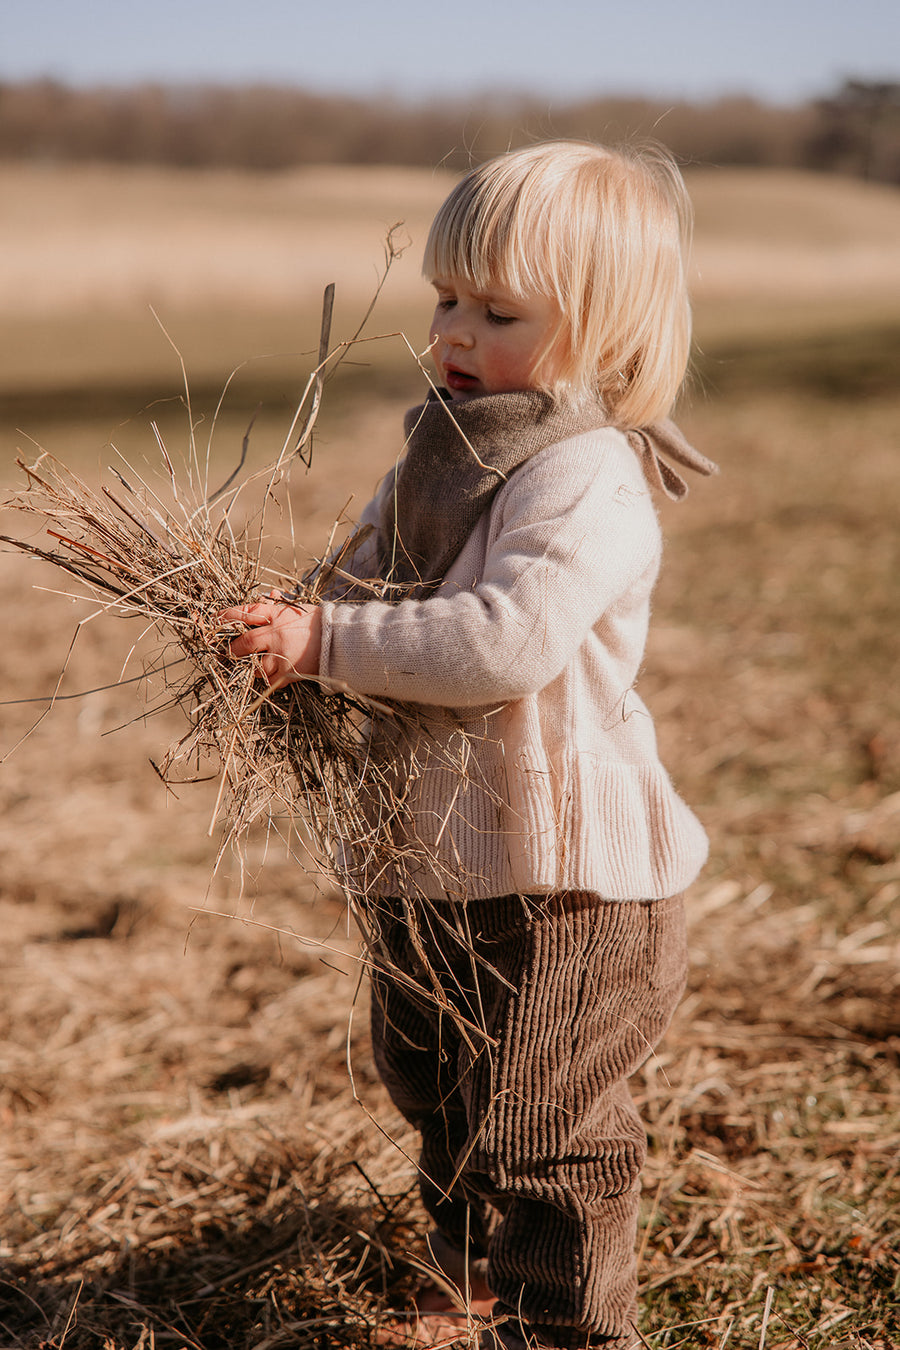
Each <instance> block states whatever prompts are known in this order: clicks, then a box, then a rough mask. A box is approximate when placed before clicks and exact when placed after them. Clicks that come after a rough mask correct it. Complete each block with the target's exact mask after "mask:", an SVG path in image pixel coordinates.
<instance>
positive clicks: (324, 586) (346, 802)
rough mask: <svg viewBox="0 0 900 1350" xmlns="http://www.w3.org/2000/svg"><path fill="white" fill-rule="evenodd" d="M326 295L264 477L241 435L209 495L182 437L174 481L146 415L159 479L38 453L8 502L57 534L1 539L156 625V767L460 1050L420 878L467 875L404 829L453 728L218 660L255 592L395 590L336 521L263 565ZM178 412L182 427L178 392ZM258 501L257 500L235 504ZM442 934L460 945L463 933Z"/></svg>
mask: <svg viewBox="0 0 900 1350" xmlns="http://www.w3.org/2000/svg"><path fill="white" fill-rule="evenodd" d="M388 263H390V256H389V258H388ZM330 304H331V297H330V296H328V295H327V294H326V307H325V316H324V318H323V329H322V345H321V347H320V354H319V355H320V360H319V365H318V367H317V369H316V371H314V372H313V374H312V375H311V377H310V380H309V382H308V384H307V387H306V391H305V393H304V397H303V399H302V400H301V402H300V406H299V408H298V409H297V411H296V413H295V415H294V418H293V421H292V423H291V426H290V428H289V430H288V434H287V437H286V438H285V441H284V444H283V446H282V448H281V450H280V452H279V453H278V455H277V456H276V457H275V459H274V461H273V462H272V463H271V464H270V465H269V466H268V467H267V468H266V469H265V470H263V471H260V472H258V473H255V474H253V475H249V476H248V477H246V478H242V477H241V474H242V471H243V467H244V464H245V461H246V458H247V449H248V441H249V436H250V431H249V430H248V432H247V434H246V435H245V437H244V443H243V447H242V452H241V456H240V462H239V464H238V466H237V468H236V469H235V471H234V472H233V473H232V474H231V475H230V477H229V478H228V480H227V481H226V482H225V483H224V484H223V485H222V486H221V487H219V488H218V489H216V490H214V491H209V490H208V477H209V474H208V455H207V462H206V463H205V464H204V463H202V462H201V459H200V456H199V455H198V452H197V447H196V445H195V443H194V436H193V431H191V436H190V447H189V454H188V456H187V460H186V462H187V465H188V473H187V480H188V481H187V482H186V483H183V482H181V481H179V477H178V474H177V473H176V470H175V467H174V465H173V461H172V457H171V456H170V454H169V452H168V450H167V448H166V446H165V444H164V442H163V439H162V437H161V435H160V434H159V431H158V429H157V428H156V426H155V425H154V428H153V429H154V432H155V434H156V440H157V444H158V449H159V453H160V456H161V464H162V466H163V468H164V472H163V473H162V475H161V481H160V482H158V483H153V482H149V481H147V477H146V476H144V475H141V474H138V473H137V471H136V470H135V468H134V467H133V466H131V465H129V464H125V463H123V465H122V467H121V468H120V469H112V470H111V471H110V472H111V474H112V476H113V478H114V480H115V485H114V486H110V485H109V484H108V483H107V484H104V485H102V486H101V488H100V490H99V492H98V491H95V490H94V489H92V488H91V487H90V486H88V484H86V483H85V482H84V481H83V480H82V479H81V478H79V477H78V476H77V475H75V474H74V473H73V472H71V471H70V470H69V469H68V468H67V467H66V466H65V465H63V464H62V463H61V462H59V461H58V460H57V459H56V458H54V457H53V456H51V455H49V454H48V453H46V452H42V453H41V455H40V456H39V458H38V459H37V461H36V462H35V463H34V464H31V465H29V464H26V463H25V462H24V461H23V460H22V459H20V460H18V464H19V467H20V469H21V470H22V471H23V473H24V474H25V477H26V487H25V488H24V489H23V490H21V491H19V492H17V493H15V494H13V495H12V496H11V497H10V498H8V499H7V501H6V502H5V503H4V505H5V506H6V507H7V508H11V509H13V510H15V511H17V512H19V513H24V514H25V515H27V516H30V517H37V518H39V519H40V520H41V521H42V522H45V523H46V525H47V534H48V535H49V537H50V539H51V540H52V541H53V542H52V543H51V544H50V545H44V544H39V543H36V542H33V541H32V540H29V539H19V538H14V537H11V536H9V535H3V536H0V540H2V541H3V542H5V543H7V544H11V545H12V546H13V547H15V548H16V549H18V550H20V551H22V552H24V553H26V554H29V555H32V556H34V557H36V558H39V559H41V560H43V561H44V562H47V563H50V564H51V565H53V566H54V567H56V568H57V569H60V570H62V571H63V572H64V573H66V574H67V576H69V577H74V578H75V579H77V580H78V581H79V582H81V583H83V584H84V585H85V586H86V587H87V590H88V597H87V598H90V599H96V600H98V601H99V603H100V610H99V611H97V612H96V613H95V614H94V615H92V616H91V617H92V618H95V617H97V614H98V613H99V614H104V613H113V614H116V615H119V616H124V617H126V618H132V619H137V620H139V621H140V622H141V623H142V624H143V628H144V632H145V634H146V633H147V632H148V631H151V632H152V633H153V634H154V635H155V637H156V639H157V646H156V648H155V650H154V652H153V654H152V656H151V658H150V659H149V662H145V667H144V676H145V678H146V679H147V680H148V681H151V680H155V681H159V680H161V681H162V683H163V687H164V690H165V694H164V697H163V699H162V700H161V701H159V702H158V704H157V708H156V710H159V709H160V708H163V707H172V706H173V705H174V706H177V707H179V708H180V709H181V710H182V711H183V712H184V714H185V716H186V718H187V721H188V730H187V731H186V733H185V734H184V736H183V737H182V738H181V739H180V740H179V741H178V742H177V743H176V744H174V745H172V746H171V747H170V749H169V750H168V752H167V753H166V754H165V756H164V757H163V758H162V760H161V762H160V763H158V764H156V763H154V767H155V768H156V770H157V772H158V773H159V775H160V777H161V778H162V779H163V781H164V782H165V783H166V784H168V785H170V786H174V785H175V784H181V783H185V782H190V781H196V780H197V779H198V778H201V777H203V776H204V775H206V776H208V769H207V767H206V766H208V765H209V764H210V763H212V764H214V765H215V766H216V769H215V772H216V773H218V775H219V780H220V782H219V791H218V795H217V799H216V805H215V810H214V812H213V820H212V822H211V824H210V832H211V833H212V832H213V831H214V829H215V828H216V826H217V825H220V826H221V827H222V830H223V837H222V845H221V850H220V854H219V857H220V858H221V856H222V853H224V852H225V850H226V849H228V848H231V849H232V850H233V851H234V852H235V853H236V854H237V856H238V858H239V859H240V858H241V856H242V853H241V850H242V845H243V842H244V840H245V839H246V837H247V834H248V831H249V830H250V828H251V827H252V826H254V825H258V824H259V823H262V824H263V826H264V828H266V829H267V830H270V831H274V832H275V833H277V834H278V835H279V836H280V837H281V838H282V839H283V840H284V841H285V843H286V845H287V847H288V849H289V851H290V852H291V853H292V855H293V856H294V857H295V858H296V859H297V860H298V861H299V862H300V863H301V864H302V865H304V866H306V867H307V868H309V869H311V870H314V871H323V872H325V873H326V875H327V876H328V877H329V878H330V879H331V880H333V881H336V882H337V884H338V885H339V886H340V888H341V889H342V890H343V891H344V893H345V895H346V896H347V898H348V902H349V904H350V907H351V910H352V912H353V913H354V916H355V918H356V921H357V924H358V926H359V928H360V931H361V933H362V936H363V942H364V955H363V962H364V964H374V965H377V966H379V967H380V968H381V969H386V970H389V971H390V973H391V975H392V976H393V978H394V979H395V980H399V981H400V982H401V983H403V984H405V985H406V986H407V987H409V988H411V989H414V990H415V991H416V992H417V993H418V994H419V995H421V996H423V997H426V998H428V999H432V1000H434V1001H436V1002H437V1004H438V1005H439V1006H440V1007H441V1009H442V1010H443V1011H445V1012H446V1013H447V1014H448V1015H450V1016H451V1017H452V1018H453V1019H454V1021H455V1022H456V1024H457V1025H458V1026H459V1027H460V1029H461V1031H462V1033H463V1035H464V1036H465V1037H466V1038H467V1039H468V1040H469V1041H470V1043H472V1037H474V1038H475V1041H479V1042H481V1043H484V1042H489V1041H490V1040H491V1038H490V1037H489V1036H488V1035H487V1033H486V1031H485V1029H484V1028H483V1027H479V1026H478V1025H476V1024H475V1023H472V1022H470V1021H469V1020H468V1018H467V1017H466V1016H465V1015H463V1014H462V1013H461V1012H460V1011H459V1010H458V1009H457V1008H454V1007H453V1006H452V1004H451V1002H450V1001H449V1000H448V997H447V994H446V991H445V989H444V986H443V984H442V981H441V979H440V977H439V976H438V974H437V973H436V972H435V971H434V969H433V968H432V966H431V963H430V962H429V960H428V958H427V956H426V954H425V950H424V947H423V944H422V942H421V941H420V939H419V933H420V930H421V929H422V928H424V927H427V926H429V924H430V921H431V920H430V916H429V915H427V914H426V911H427V910H429V909H430V908H431V906H430V902H429V900H428V899H427V897H426V895H425V894H424V893H423V891H422V889H421V885H420V881H419V878H421V877H422V876H430V877H431V878H432V879H433V878H434V876H435V875H438V876H440V877H441V880H442V881H446V885H447V887H448V889H449V888H453V890H454V891H455V893H456V894H464V892H465V884H466V878H465V876H464V875H461V874H459V873H458V872H454V873H453V875H452V876H451V875H450V874H449V873H447V874H446V875H445V874H444V873H443V872H442V871H441V865H440V864H439V862H438V861H437V860H436V859H435V858H434V856H433V853H432V851H431V850H430V849H429V848H428V847H427V845H426V844H424V843H423V842H421V841H420V840H419V839H418V836H417V831H416V826H415V819H414V812H413V810H412V808H411V806H410V802H411V799H412V794H413V792H414V789H415V785H416V783H417V781H418V779H419V777H420V775H421V774H422V772H423V771H424V770H425V768H426V766H427V767H428V768H429V769H434V767H435V766H436V765H437V766H438V767H440V768H441V769H444V770H449V771H450V772H451V773H452V774H453V775H455V776H456V778H457V779H458V780H459V782H460V783H461V784H462V783H464V782H465V780H466V778H467V765H468V763H469V759H470V753H469V744H468V739H467V736H466V733H465V732H464V731H463V730H462V729H461V728H458V727H456V726H454V727H452V728H450V729H449V730H448V727H447V725H446V724H445V719H442V721H441V728H440V734H439V735H438V736H435V735H434V734H433V733H434V726H435V723H434V718H433V715H432V714H429V712H428V711H427V710H425V709H421V708H417V707H414V706H411V705H406V704H398V703H390V702H384V701H376V700H372V699H368V698H366V697H364V696H361V695H359V694H357V693H355V692H354V691H352V690H350V689H348V688H346V687H345V686H343V685H340V684H338V683H336V682H329V681H326V680H324V679H321V678H318V677H308V678H298V679H297V680H296V681H295V682H293V683H291V684H289V685H288V686H287V687H285V688H282V689H278V690H275V689H272V688H267V687H266V685H265V684H264V683H263V681H262V679H261V675H260V670H259V666H258V663H257V661H256V660H255V659H248V660H243V661H234V660H232V659H230V655H229V644H230V641H231V639H232V638H233V637H234V635H235V633H236V632H237V631H239V627H238V626H236V625H234V624H226V623H223V621H222V620H221V618H220V617H219V616H220V615H221V613H222V611H223V610H225V609H227V608H228V607H230V606H239V605H243V604H246V603H248V602H251V601H253V600H254V599H257V598H259V595H260V593H265V594H271V593H273V592H274V593H275V594H279V595H281V596H282V597H283V598H285V599H287V600H288V601H290V602H294V603H297V604H304V605H309V604H318V603H321V601H322V599H323V598H324V597H325V596H327V595H329V594H332V593H341V594H342V595H343V596H344V597H345V598H346V596H347V595H348V594H349V593H350V592H351V591H352V595H353V598H354V599H359V598H366V597H376V598H382V599H390V600H392V601H396V600H397V599H400V598H402V595H403V590H402V588H401V587H398V586H397V585H396V584H391V585H390V586H389V587H388V586H387V585H386V583H384V582H382V581H380V580H378V579H377V578H376V579H372V580H367V579H365V578H363V579H360V577H359V576H358V575H356V574H354V571H353V555H354V553H355V552H356V550H357V548H358V547H359V545H360V544H361V543H362V542H363V541H364V540H365V539H366V537H367V531H366V530H365V529H362V530H360V529H356V530H352V531H351V533H350V534H349V535H348V537H347V538H345V539H344V540H343V542H341V543H338V544H336V543H335V538H336V535H337V533H338V528H339V526H338V525H335V527H334V528H333V530H332V535H331V539H330V540H329V543H328V547H327V549H326V553H325V558H324V559H316V560H314V561H313V563H312V565H311V566H310V567H309V568H308V569H307V571H306V572H305V574H304V575H302V576H301V577H300V578H299V580H298V579H296V578H293V577H292V578H285V577H284V576H282V575H279V574H278V573H276V572H274V571H273V570H272V569H270V568H268V567H267V566H266V565H265V563H264V561H263V554H264V550H265V547H266V531H267V520H268V518H269V515H270V513H271V512H273V511H274V510H278V511H279V512H281V511H283V513H284V514H285V515H286V516H287V517H289V516H290V507H289V502H288V494H287V491H286V488H287V485H288V482H289V475H290V468H291V465H292V464H293V463H294V462H296V460H297V458H298V457H300V458H301V459H304V462H307V451H308V447H309V445H310V439H311V435H312V431H313V427H314V425H315V421H316V417H317V413H318V409H319V404H320V400H321V394H322V385H323V372H324V369H325V367H326V365H327V364H328V362H329V360H330V359H331V357H330V356H329V354H328V351H327V337H328V329H329V326H330ZM355 340H356V338H354V339H352V341H355ZM349 345H351V344H343V345H342V348H338V349H336V350H337V351H338V353H341V352H342V351H343V350H346V348H347V347H348V346H349ZM332 355H333V353H332ZM186 388H187V384H186ZM188 414H189V420H190V401H189V396H188ZM214 425H215V424H214ZM251 428H252V423H251ZM298 428H299V430H298ZM254 494H255V497H256V499H257V502H256V504H255V505H253V506H249V507H248V499H249V498H251V497H252V496H253V495H254ZM239 501H240V504H241V511H242V514H243V517H244V519H245V520H249V523H245V524H244V525H242V526H240V527H238V526H237V525H236V524H235V523H234V522H235V520H236V519H237V516H238V511H237V509H236V507H237V504H238V502H239ZM80 598H82V599H83V598H85V597H84V596H81V597H80ZM82 622H86V620H83V621H82ZM387 879H389V890H390V893H392V894H394V895H399V896H402V897H403V899H404V903H405V908H406V918H407V925H408V928H409V931H410V935H411V938H412V941H413V944H414V946H415V948H416V950H417V952H418V954H419V956H420V968H421V970H422V972H423V973H422V978H421V982H418V981H412V980H411V979H410V976H409V975H408V974H405V973H404V972H402V971H400V970H399V969H398V968H397V966H396V965H395V963H394V962H393V961H392V960H391V958H390V956H389V955H388V953H387V951H386V950H385V947H384V944H383V942H382V935H381V921H380V916H379V905H378V902H377V899H376V898H375V891H380V892H382V893H384V891H385V882H386V880H387ZM454 938H455V940H456V941H458V942H459V943H460V944H461V945H463V946H464V947H466V948H467V950H471V947H470V944H469V942H468V939H467V935H466V933H465V931H464V930H463V928H462V927H461V928H460V931H459V933H457V934H455V935H454Z"/></svg>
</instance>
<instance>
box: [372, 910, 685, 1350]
mask: <svg viewBox="0 0 900 1350" xmlns="http://www.w3.org/2000/svg"><path fill="white" fill-rule="evenodd" d="M383 904H384V909H383V911H382V910H381V909H380V913H381V928H382V938H383V942H384V949H385V956H386V958H387V960H388V961H389V962H391V963H393V964H394V965H395V966H396V967H397V968H398V969H399V970H400V971H403V972H405V973H406V974H408V975H410V976H411V977H412V978H413V979H415V980H418V981H421V980H422V963H421V959H420V956H419V955H418V954H417V953H416V950H415V945H414V944H413V942H412V941H411V939H410V934H409V930H408V927H407V924H406V922H405V919H404V915H403V909H402V906H401V905H400V904H399V902H394V901H386V902H383ZM418 928H419V935H420V938H421V942H422V946H423V948H424V951H425V953H426V954H427V957H428V960H429V962H430V963H431V965H432V968H433V969H434V971H435V972H436V973H437V975H438V977H439V979H440V983H441V985H442V987H443V990H444V993H445V994H446V997H447V1000H448V1001H449V1003H450V1004H451V1005H452V1007H453V1008H455V1009H456V1010H457V1011H458V1012H459V1013H460V1014H461V1015H462V1017H463V1018H465V1019H466V1020H468V1021H469V1022H472V1023H475V1024H476V1025H477V1026H479V1027H481V1028H483V1029H484V1031H485V1032H486V1033H487V1035H488V1036H489V1037H491V1038H492V1039H493V1040H495V1042H496V1044H494V1045H490V1044H487V1043H485V1042H484V1040H482V1039H479V1038H478V1037H477V1036H469V1037H468V1038H467V1036H466V1035H465V1034H463V1033H461V1031H460V1027H459V1025H458V1022H457V1019H455V1018H454V1017H452V1016H450V1015H449V1014H447V1013H446V1012H445V1013H443V1014H441V1013H439V1012H438V1010H437V1007H436V1006H435V1004H434V1003H433V1002H432V1001H431V1000H429V999H424V998H419V997H418V996H417V995H415V994H414V993H413V994H411V993H410V992H409V990H408V989H407V988H404V987H403V985H402V982H401V981H398V980H397V979H396V978H391V976H390V974H389V973H381V972H376V973H375V975H374V976H373V999H372V1032H373V1042H374V1050H375V1059H376V1063H377V1065H378V1069H379V1072H380V1074H381V1077H382V1079H383V1081H384V1083H385V1086H386V1087H387V1089H388V1091H389V1093H390V1095H391V1098H392V1099H393V1101H394V1103H395V1105H396V1106H397V1108H398V1109H399V1110H400V1111H401V1112H402V1113H403V1115H404V1116H405V1117H406V1119H407V1120H408V1121H409V1122H410V1123H411V1124H412V1125H414V1126H415V1127H416V1128H417V1129H418V1130H419V1131H420V1132H421V1136H422V1151H421V1158H420V1184H421V1190H422V1197H423V1200H424V1203H425V1206H426V1208H427V1210H428V1212H429V1214H430V1215H431V1217H432V1218H433V1220H434V1223H435V1225H436V1226H437V1228H438V1230H439V1231H440V1233H442V1234H443V1236H444V1237H445V1238H446V1239H447V1240H448V1241H449V1242H450V1243H451V1244H452V1245H453V1246H454V1247H456V1248H457V1249H458V1250H460V1251H465V1250H468V1252H469V1255H470V1257H471V1258H472V1259H477V1258H480V1257H483V1256H486V1257H487V1273H488V1280H489V1283H490V1286H491V1289H492V1290H493V1292H494V1293H495V1294H496V1296H497V1299H498V1305H499V1307H498V1311H505V1312H508V1313H509V1314H510V1317H511V1325H512V1319H514V1321H515V1323H516V1324H517V1325H519V1326H520V1327H524V1328H525V1329H526V1330H527V1331H528V1332H529V1333H530V1334H535V1335H536V1337H537V1338H538V1340H544V1341H546V1342H548V1343H549V1344H552V1345H561V1346H573V1347H574V1346H583V1345H587V1344H590V1343H591V1341H592V1339H593V1337H594V1336H597V1338H598V1339H597V1343H598V1344H602V1343H603V1339H604V1338H606V1337H616V1336H620V1335H622V1334H623V1333H625V1332H626V1330H627V1326H628V1323H629V1320H630V1319H631V1318H632V1317H633V1315H634V1306H635V1294H636V1286H637V1271H636V1263H635V1235H636V1227H637V1210H638V1199H639V1174H640V1170H641V1167H642V1165H643V1162H644V1158H645V1156H646V1136H645V1133H644V1129H643V1126H642V1125H641V1122H640V1118H639V1116H638V1114H637V1111H636V1109H635V1107H634V1104H633V1102H632V1100H631V1096H630V1093H629V1091H628V1087H627V1083H626V1080H627V1078H628V1077H629V1075H630V1074H632V1073H633V1072H634V1071H635V1069H636V1068H637V1067H638V1066H639V1065H640V1064H641V1063H642V1062H643V1061H644V1060H645V1059H647V1057H648V1056H649V1054H650V1052H651V1051H652V1049H653V1047H654V1046H655V1045H656V1043H657V1042H658V1041H659V1039H660V1037H661V1036H662V1034H663V1032H664V1031H665V1029H666V1026H667V1025H668V1023H669V1021H670V1019H671V1017H672V1014H673V1012H674V1010H675V1007H676V1005H677V1003H678V1001H679V999H680V997H681V994H682V991H683V988H684V981H685V974H686V966H687V956H686V943H685V931H684V908H683V903H682V897H681V896H680V895H679V896H674V897H672V898H671V899H667V900H646V901H608V900H603V899H601V898H600V897H599V896H596V895H591V894H586V893H578V892H576V893H564V894H559V895H552V896H534V897H524V896H504V897H501V898H498V899H492V900H480V901H473V902H469V903H468V904H466V905H459V904H454V903H451V902H434V903H433V904H432V905H431V906H430V908H429V909H428V910H427V912H425V913H421V912H420V913H419V916H418ZM467 1040H468V1043H467ZM467 1244H468V1247H467Z"/></svg>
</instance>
